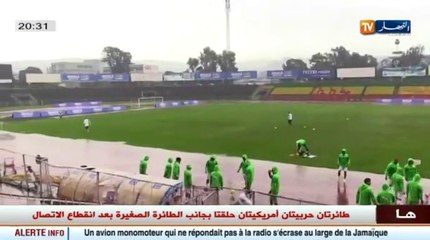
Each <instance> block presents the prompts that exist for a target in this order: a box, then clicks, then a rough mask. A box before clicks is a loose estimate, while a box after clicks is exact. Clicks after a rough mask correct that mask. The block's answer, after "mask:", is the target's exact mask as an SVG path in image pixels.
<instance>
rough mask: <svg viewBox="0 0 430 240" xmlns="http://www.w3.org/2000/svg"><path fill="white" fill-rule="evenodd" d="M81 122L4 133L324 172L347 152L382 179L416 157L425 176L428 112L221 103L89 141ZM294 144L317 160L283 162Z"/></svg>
mask: <svg viewBox="0 0 430 240" xmlns="http://www.w3.org/2000/svg"><path fill="white" fill-rule="evenodd" d="M288 111H291V112H293V114H294V117H295V119H294V126H288V124H287V113H288ZM84 118H85V117H84V116H80V117H70V118H64V119H42V120H22V121H7V122H6V123H5V124H4V128H5V130H9V131H15V132H26V133H41V134H45V135H50V136H58V137H64V138H74V139H82V138H88V139H94V140H105V141H125V142H127V143H128V144H130V145H137V146H147V147H159V148H166V149H172V150H180V151H189V152H203V153H214V154H228V155H233V156H239V155H241V154H243V153H246V154H248V155H249V156H250V157H252V158H256V159H267V160H272V161H278V162H288V163H294V164H301V165H307V166H316V167H328V168H336V159H337V154H338V153H339V151H340V149H341V148H347V149H348V151H349V153H350V155H351V160H352V165H351V169H352V170H356V171H367V172H375V173H383V171H384V169H385V166H386V165H387V164H388V162H389V161H391V160H392V159H393V158H399V159H400V160H401V161H402V164H405V163H406V159H407V158H409V157H415V158H419V159H422V160H423V161H422V165H421V166H420V167H419V169H420V172H421V174H422V175H423V176H426V177H429V176H430V171H429V170H430V164H429V163H428V161H427V159H429V158H430V151H429V147H428V136H429V133H430V130H429V122H428V119H430V111H429V110H428V109H427V107H423V106H380V105H370V104H332V103H330V104H308V103H294V104H293V103H291V104H287V103H220V104H210V105H201V106H196V107H187V108H175V109H159V110H149V111H134V112H123V113H113V114H102V115H93V116H88V118H90V119H91V121H92V124H93V126H92V128H91V132H90V133H86V132H85V131H84V129H83V126H82V121H83V119H84ZM347 118H348V119H349V120H347ZM305 126H306V128H305ZM275 127H277V129H275ZM313 128H315V131H314V130H313ZM299 138H305V139H307V140H308V144H309V147H310V149H311V152H312V153H313V154H316V155H318V158H315V159H301V158H297V157H291V156H289V155H290V154H291V153H294V151H295V141H296V140H297V139H299ZM65 151H67V150H66V149H65Z"/></svg>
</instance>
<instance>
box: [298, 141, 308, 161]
mask: <svg viewBox="0 0 430 240" xmlns="http://www.w3.org/2000/svg"><path fill="white" fill-rule="evenodd" d="M296 147H297V152H296V155H297V156H302V157H304V156H308V155H309V148H308V145H307V144H306V140H305V139H299V140H297V141H296Z"/></svg>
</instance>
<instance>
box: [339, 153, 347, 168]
mask: <svg viewBox="0 0 430 240" xmlns="http://www.w3.org/2000/svg"><path fill="white" fill-rule="evenodd" d="M338 164H339V166H340V167H348V166H349V155H348V153H345V154H343V153H341V154H339V158H338Z"/></svg>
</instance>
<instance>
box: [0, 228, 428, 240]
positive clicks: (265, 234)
mask: <svg viewBox="0 0 430 240" xmlns="http://www.w3.org/2000/svg"><path fill="white" fill-rule="evenodd" d="M428 236H430V228H429V227H428V226H402V227H398V226H330V227H329V226H284V227H278V226H271V227H260V226H239V225H238V226H229V227H224V226H216V225H215V226H192V227H181V226H168V227H167V226H165V227H138V226H125V227H111V226H103V227H92V226H80V227H46V226H40V227H29V226H16V227H12V226H11V227H0V239H8V240H13V239H28V240H36V239H38V240H40V239H50V240H51V239H52V240H114V239H127V240H133V239H136V240H137V239H146V238H148V239H166V240H167V239H168V240H176V239H177V240H182V239H183V240H189V239H202V240H206V239H212V240H226V239H232V240H233V239H234V240H238V239H243V240H246V239H256V240H257V239H258V240H260V239H267V240H275V239H279V240H281V239H298V240H299V239H300V240H327V239H329V240H330V239H333V240H345V239H350V240H370V239H384V240H405V239H413V240H428Z"/></svg>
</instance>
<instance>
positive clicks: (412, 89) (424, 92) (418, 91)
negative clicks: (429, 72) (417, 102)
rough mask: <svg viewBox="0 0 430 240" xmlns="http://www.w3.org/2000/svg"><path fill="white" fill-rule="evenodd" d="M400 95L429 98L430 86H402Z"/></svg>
mask: <svg viewBox="0 0 430 240" xmlns="http://www.w3.org/2000/svg"><path fill="white" fill-rule="evenodd" d="M398 95H399V96H401V97H410V98H429V97H430V86H401V87H400V88H399V93H398Z"/></svg>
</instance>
